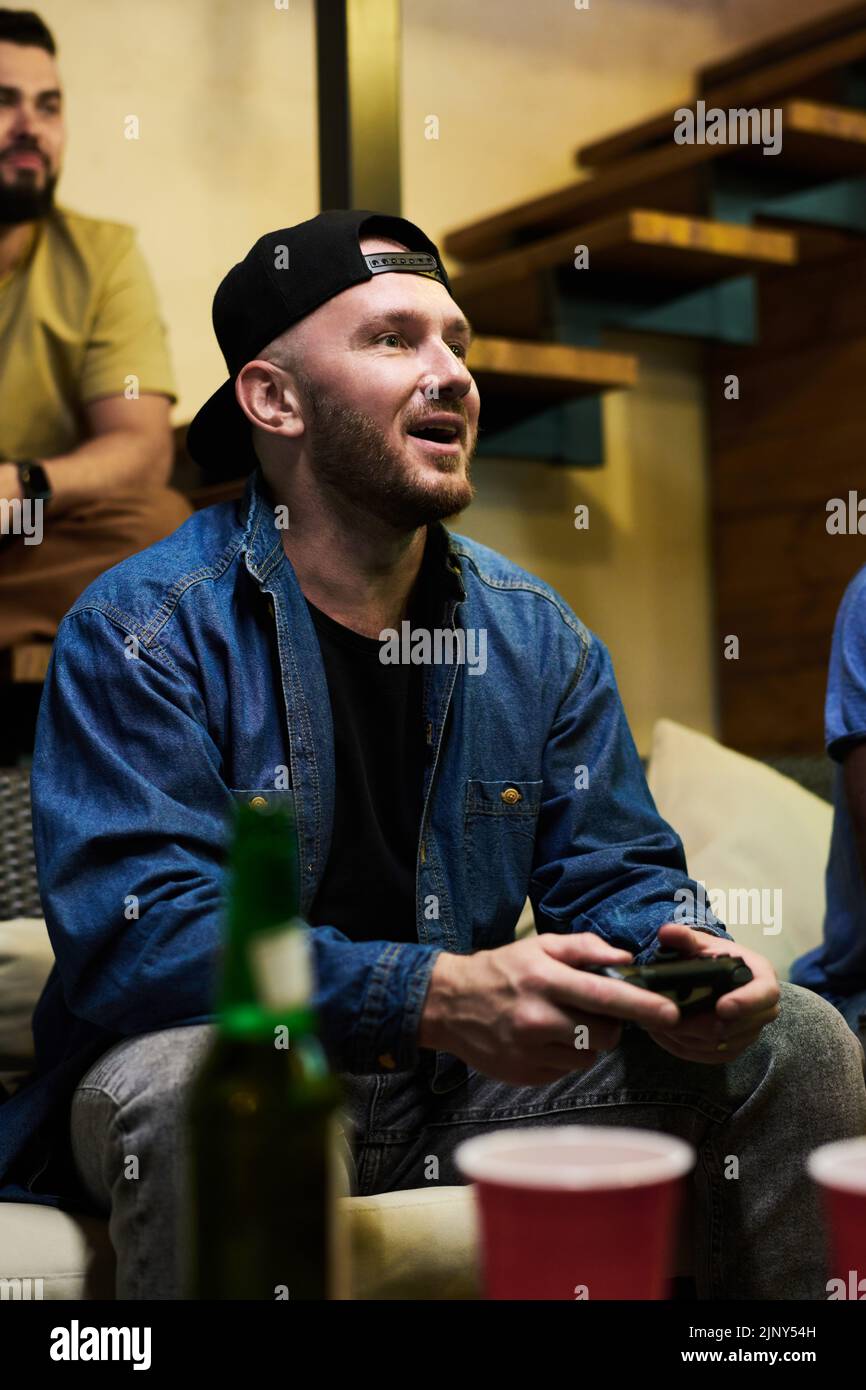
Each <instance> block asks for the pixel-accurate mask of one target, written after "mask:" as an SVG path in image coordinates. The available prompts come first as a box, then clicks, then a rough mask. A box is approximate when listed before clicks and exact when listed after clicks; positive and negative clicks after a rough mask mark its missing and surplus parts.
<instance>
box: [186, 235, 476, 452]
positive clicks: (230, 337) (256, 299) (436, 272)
mask: <svg viewBox="0 0 866 1390" xmlns="http://www.w3.org/2000/svg"><path fill="white" fill-rule="evenodd" d="M362 236H363V237H389V238H390V239H391V240H392V241H400V242H402V243H403V245H404V246H407V247H408V248H409V250H408V251H376V252H374V253H372V254H370V255H363V254H362V252H361V247H360V244H359V243H360V239H361V237H362ZM385 271H402V272H403V273H408V274H411V275H426V276H428V277H429V278H430V279H433V280H439V281H440V282H441V284H443V285H444V286H445V288H446V289H447V290H448V292H449V293H450V291H451V285H450V283H449V280H448V275H447V273H446V271H445V267H444V266H443V264H442V260H441V258H440V255H439V251H438V250H437V248H436V246H435V245H434V243H433V242H432V241H430V240H429V238H428V237H426V236H425V235H424V233H423V232H422V231H421V228H420V227H416V226H415V224H414V222H407V220H406V218H405V217H394V216H391V215H390V214H388V213H378V212H370V211H368V210H365V209H359V208H338V209H333V210H329V211H327V212H320V213H319V214H318V216H316V217H311V218H310V219H309V221H307V222H299V223H298V225H297V226H296V227H282V228H280V230H279V231H276V232H266V233H265V235H264V236H262V237H259V239H258V241H257V242H256V244H255V246H253V247H252V248H251V250H249V251H248V252H247V254H246V256H245V257H244V259H243V260H242V261H240V262H239V263H238V265H235V266H232V268H231V270H230V271H229V272H228V274H227V275H226V276H225V278H224V279H223V281H222V283H221V284H220V286H219V288H218V289H217V292H216V294H215V295H214V301H213V326H214V332H215V333H216V337H217V342H218V343H219V345H220V348H221V349H222V354H223V357H224V358H225V361H226V366H227V367H228V370H229V379H228V381H224V382H223V384H222V386H221V387H220V388H219V390H218V391H216V392H214V394H213V395H212V396H211V398H210V400H208V401H206V402H205V404H204V405H203V406H202V408H201V410H200V411H199V412H198V414H197V415H196V416H195V417H194V418H193V420H192V423H191V424H190V426H189V430H188V432H187V441H186V442H187V448H188V450H189V452H190V453H191V454H192V456H193V458H194V459H195V461H196V463H198V464H199V466H200V468H201V469H202V471H203V472H204V473H205V474H206V475H207V476H208V477H209V478H214V479H229V478H237V477H239V476H240V475H241V474H242V473H249V472H251V470H252V469H253V468H255V466H256V462H257V460H256V455H255V453H254V451H253V446H252V438H251V433H250V422H249V420H248V419H247V417H246V415H244V413H243V411H242V410H241V408H240V406H239V405H238V403H237V401H236V399H235V379H236V377H237V375H238V373H239V372H240V370H241V368H242V367H243V366H245V364H246V363H247V362H251V361H253V359H254V358H256V357H258V355H259V353H260V352H262V351H263V349H264V348H266V347H267V345H268V343H270V342H273V340H274V338H277V337H279V335H280V334H281V333H284V332H285V331H286V329H287V328H291V326H292V324H293V323H297V322H298V320H299V319H302V318H304V317H305V316H306V315H307V314H311V313H312V312H313V310H314V309H318V307H319V305H320V304H324V303H325V302H326V300H328V299H333V297H334V295H336V294H340V293H342V291H343V290H348V289H351V287H352V286H353V285H361V284H363V283H364V281H365V280H371V279H372V278H373V276H374V275H381V274H382V273H383V272H385Z"/></svg>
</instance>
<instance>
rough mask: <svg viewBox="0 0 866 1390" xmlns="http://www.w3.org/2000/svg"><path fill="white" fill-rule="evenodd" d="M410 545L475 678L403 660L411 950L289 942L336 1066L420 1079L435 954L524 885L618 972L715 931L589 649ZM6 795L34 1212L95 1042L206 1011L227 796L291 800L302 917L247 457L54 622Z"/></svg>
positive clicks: (280, 651) (285, 705) (461, 549)
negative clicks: (21, 830) (46, 964)
mask: <svg viewBox="0 0 866 1390" xmlns="http://www.w3.org/2000/svg"><path fill="white" fill-rule="evenodd" d="M433 534H434V535H435V537H436V544H437V545H438V547H439V553H440V555H441V565H442V607H441V612H442V620H441V621H442V626H443V628H445V629H458V628H459V627H462V628H463V629H464V630H465V631H466V632H467V633H468V632H470V631H473V632H474V633H475V634H476V639H477V634H479V633H480V634H483V635H484V638H485V641H486V647H485V661H486V665H485V669H483V670H482V669H481V668H480V667H479V669H477V670H472V669H471V667H470V666H469V663H468V662H467V661H465V660H464V662H463V663H462V664H461V663H460V662H459V661H456V660H452V661H451V663H450V664H449V663H448V662H447V661H439V662H433V663H431V664H429V665H426V666H425V669H424V672H423V718H424V721H425V729H426V739H427V746H428V760H427V764H426V768H425V773H424V785H423V815H422V823H421V828H420V834H419V842H418V853H417V862H416V875H417V876H416V905H415V913H416V926H417V937H418V939H417V942H414V941H413V942H394V941H378V942H357V943H356V942H353V941H351V940H350V939H349V938H348V937H347V936H346V935H345V934H344V932H342V931H340V930H339V929H338V928H337V927H336V926H334V925H330V924H328V923H313V925H314V926H315V927H316V930H315V931H314V932H313V942H314V951H315V966H316V992H315V1004H316V1007H317V1010H318V1015H319V1020H320V1026H321V1030H322V1036H323V1039H324V1041H325V1045H326V1048H327V1050H328V1052H329V1054H330V1056H331V1059H332V1062H333V1064H334V1066H335V1067H336V1068H337V1069H338V1070H341V1071H346V1072H357V1073H371V1072H383V1071H392V1070H405V1069H409V1068H415V1067H416V1066H418V1065H419V1064H422V1063H423V1067H424V1069H425V1071H426V1074H427V1079H428V1081H429V1084H430V1086H431V1087H432V1089H433V1090H434V1091H437V1092H442V1091H447V1090H449V1089H451V1088H452V1087H453V1086H455V1085H457V1084H458V1083H459V1082H460V1081H461V1080H462V1079H463V1078H464V1077H465V1075H466V1067H465V1064H464V1063H463V1062H462V1061H460V1060H459V1059H458V1058H456V1057H454V1056H451V1055H450V1054H448V1053H445V1052H438V1053H435V1054H434V1053H432V1052H430V1051H427V1050H421V1051H419V1048H418V1045H417V1032H418V1026H419V1019H420V1016H421V1012H422V1008H423V1005H424V1000H425V996H426V993H427V989H428V984H429V979H430V974H431V970H432V968H433V964H434V961H435V959H436V957H437V956H438V954H439V952H440V951H442V950H446V951H454V952H460V953H468V952H471V951H475V950H479V949H482V948H489V947H495V946H499V945H503V944H505V943H506V942H509V941H511V940H513V937H514V926H515V923H516V921H517V918H518V917H519V915H520V912H521V910H522V907H523V905H524V902H525V900H526V898H527V895H528V896H529V898H530V901H531V904H532V908H533V911H534V915H535V919H536V925H537V928H538V930H539V931H540V932H542V931H556V932H574V931H578V932H583V931H592V932H595V933H597V934H598V935H599V936H601V937H603V938H604V939H605V940H607V941H609V942H611V943H612V944H614V945H616V946H620V947H625V948H626V949H627V950H629V951H632V952H634V953H635V956H636V959H637V960H638V961H643V960H646V959H648V958H649V957H650V956H651V955H652V953H653V951H654V949H655V947H656V934H657V931H658V928H659V926H660V925H661V924H662V923H663V922H667V921H670V920H671V919H672V918H673V917H674V913H675V911H676V909H677V906H678V904H680V907H679V912H678V914H677V918H676V920H678V921H691V922H693V923H694V924H695V925H698V926H703V927H704V928H705V929H707V930H709V931H711V932H712V933H713V934H714V935H720V936H727V933H726V932H725V931H724V929H723V927H722V926H721V924H720V923H719V922H718V919H717V918H714V917H713V916H712V913H710V912H707V913H706V915H703V914H702V912H701V909H700V904H701V902H702V901H703V899H702V897H701V896H700V891H699V889H698V886H697V885H696V884H695V883H694V881H693V880H691V879H689V878H688V876H687V872H686V863H685V857H684V854H683V847H682V843H681V841H680V839H679V837H678V836H677V834H676V833H675V831H674V830H673V829H672V828H671V826H670V825H668V824H667V822H666V821H664V820H663V819H662V818H661V816H660V815H659V813H658V811H657V809H656V807H655V804H654V802H653V799H652V796H651V794H650V792H649V789H648V787H647V784H646V780H645V777H644V773H643V768H642V766H641V762H640V758H639V756H638V753H637V750H636V748H635V745H634V742H633V740H632V737H631V733H630V730H629V727H628V724H627V722H626V718H625V714H624V711H623V707H622V704H621V701H620V697H619V693H618V690H617V686H616V681H615V678H614V672H613V668H612V665H611V660H610V656H609V654H608V651H607V648H606V647H605V645H604V643H603V642H602V641H601V640H600V639H599V638H598V637H597V636H595V634H594V633H592V632H591V631H590V630H589V629H588V628H587V627H585V626H584V624H583V623H582V622H581V621H580V619H579V618H577V617H576V616H575V614H574V613H573V612H572V611H571V609H570V608H569V607H568V605H567V604H566V603H565V602H564V601H563V599H562V598H561V597H560V596H559V595H558V594H557V593H556V592H555V591H554V590H553V589H552V588H551V587H550V586H549V585H548V584H546V583H544V582H543V581H542V580H541V579H538V578H536V577H535V576H534V575H532V574H529V573H527V572H526V571H525V570H523V569H521V568H519V567H518V566H517V565H515V564H513V563H512V562H511V561H510V560H508V559H506V558H505V557H504V556H502V555H499V554H497V553H496V552H495V551H493V550H491V549H489V548H488V547H487V546H485V545H481V544H479V543H478V542H477V541H474V540H470V539H469V538H467V537H464V536H460V535H458V534H456V533H453V532H449V531H447V530H446V529H445V528H444V527H442V526H441V524H440V523H436V526H435V527H434V528H433ZM466 649H467V651H468V650H471V647H470V644H469V643H468V639H467V648H466ZM476 650H477V640H476ZM31 787H32V803H33V828H34V838H35V848H36V859H37V866H38V875H39V886H40V892H41V896H42V902H43V905H44V910H45V916H46V921H47V925H48V931H49V934H50V937H51V942H52V945H53V948H54V952H55V956H56V964H55V966H54V969H53V970H52V973H51V976H50V978H49V980H48V982H47V984H46V987H45V990H44V992H43V995H42V997H41V999H40V1001H39V1004H38V1006H37V1009H36V1012H35V1014H34V1039H35V1043H36V1051H37V1072H36V1076H35V1078H34V1080H33V1081H32V1082H30V1083H28V1084H27V1085H25V1086H24V1087H23V1088H22V1089H21V1090H19V1092H18V1093H17V1094H16V1095H15V1096H13V1097H12V1099H11V1100H9V1101H7V1102H6V1104H5V1105H3V1106H2V1107H0V1181H3V1180H4V1179H5V1180H6V1181H9V1173H10V1167H11V1165H12V1163H13V1160H14V1159H16V1157H21V1155H22V1154H23V1153H24V1150H25V1148H26V1150H27V1160H28V1163H27V1167H28V1169H32V1168H36V1169H37V1171H36V1172H30V1171H28V1172H26V1173H25V1175H24V1176H25V1179H26V1180H27V1189H26V1191H22V1190H21V1189H20V1188H19V1189H18V1190H17V1191H16V1192H15V1193H14V1195H16V1196H18V1197H19V1199H20V1198H21V1197H22V1196H23V1199H24V1200H29V1201H49V1202H50V1201H53V1200H54V1198H52V1197H51V1196H42V1195H40V1194H38V1193H37V1192H36V1191H35V1189H34V1188H33V1187H32V1183H33V1181H34V1179H35V1178H36V1177H38V1175H39V1170H38V1163H39V1162H42V1161H44V1162H45V1163H46V1164H47V1163H48V1162H49V1158H48V1157H47V1146H48V1143H49V1139H50V1135H51V1132H52V1130H51V1125H52V1121H53V1123H54V1125H55V1127H56V1128H55V1133H54V1139H55V1143H62V1142H63V1141H62V1138H60V1137H59V1136H61V1135H62V1133H63V1127H64V1125H65V1124H66V1123H67V1122H68V1101H69V1098H70V1096H71V1093H72V1090H73V1089H74V1085H75V1083H76V1081H77V1080H78V1079H80V1076H81V1075H82V1074H83V1071H84V1070H86V1067H87V1066H88V1065H90V1064H91V1062H92V1061H93V1060H95V1058H96V1056H98V1055H99V1053H100V1052H101V1051H103V1050H105V1048H106V1047H107V1046H109V1045H110V1044H111V1043H112V1042H114V1041H116V1040H118V1039H120V1038H123V1037H128V1036H130V1035H134V1034H138V1033H145V1032H150V1031H153V1030H155V1029H161V1028H169V1027H173V1026H180V1025H189V1024H195V1023H203V1022H208V1021H211V1020H212V1019H213V1017H214V986H215V969H216V960H217V956H218V951H217V948H218V943H219V939H220V932H221V911H222V894H223V883H224V872H223V864H224V854H225V843H226V839H227V830H228V816H227V811H228V809H229V806H230V804H231V803H230V798H232V797H235V798H247V799H249V798H252V797H253V796H263V797H265V798H267V799H268V800H270V799H271V798H278V799H281V800H284V801H285V802H286V803H288V804H290V805H292V806H293V807H294V811H295V815H296V820H297V827H298V836H299V845H300V866H299V867H300V884H301V913H302V915H307V913H308V909H309V908H310V905H311V903H312V902H313V900H314V898H315V894H316V889H317V886H318V883H319V880H320V878H321V875H322V872H323V869H324V866H325V864H326V861H327V856H328V851H329V847H330V840H331V826H332V819H333V806H334V755H333V732H332V725H331V711H330V702H329V698H328V690H327V683H326V678H325V673H324V667H323V663H322V658H321V653H320V650H319V645H318V639H317V637H316V633H315V629H314V627H313V624H312V621H311V618H310V614H309V611H308V609H307V605H306V602H305V599H304V595H303V593H302V591H301V588H300V586H299V583H298V579H297V576H296V574H295V572H294V569H293V567H292V565H291V563H290V562H289V560H288V557H287V555H286V553H285V550H284V548H283V545H282V541H281V533H280V531H279V529H277V516H276V514H275V511H274V507H273V505H272V503H271V501H270V499H269V495H268V492H267V489H266V488H265V487H264V484H263V481H262V478H261V474H260V472H258V471H257V472H256V473H254V474H252V475H251V477H250V479H249V481H248V484H247V488H246V492H245V495H244V497H243V499H242V500H241V501H239V502H226V503H221V504H218V505H217V506H213V507H209V508H207V509H205V510H203V511H200V512H198V513H196V514H195V515H194V516H192V517H190V519H189V520H188V521H186V522H185V523H184V524H183V525H182V526H181V527H180V528H179V529H178V530H177V531H175V532H174V533H173V534H172V535H170V536H168V537H167V538H166V539H164V540H162V541H159V542H158V543H157V544H156V545H152V546H150V547H149V548H148V549H146V550H144V551H142V552H141V553H140V554H137V555H133V556H131V557H130V558H129V559H127V560H124V561H123V562H122V563H121V564H119V565H116V566H114V567H113V568H112V569H110V570H108V571H107V572H106V573H104V574H103V575H101V576H100V577H99V578H98V579H96V580H95V581H94V582H93V583H92V584H91V585H90V586H89V587H88V588H87V589H86V590H85V592H84V593H83V594H82V595H81V597H80V598H79V599H78V600H77V602H76V603H75V604H74V605H73V607H72V608H71V609H70V611H69V612H68V613H67V615H66V616H65V618H64V619H63V621H62V623H61V625H60V628H59V631H58V634H57V639H56V641H55V644H54V649H53V653H52V657H51V662H50V666H49V670H48V674H47V678H46V683H45V689H44V694H43V698H42V703H41V706H40V711H39V720H38V726H37V737H36V749H35V755H34V762H33V769H32V782H31ZM682 888H686V889H690V890H691V892H692V893H694V894H695V898H694V902H695V904H696V909H697V910H696V911H695V912H694V913H691V914H685V913H684V911H683V908H682V906H681V902H682V900H681V899H675V898H674V894H675V892H676V890H677V889H682ZM64 1106H65V1107H66V1109H64ZM40 1137H41V1139H42V1147H41V1148H40V1146H39V1144H38V1143H36V1142H35V1141H36V1140H38V1139H40ZM20 1180H21V1178H20V1174H19V1177H18V1181H19V1182H20ZM43 1185H44V1175H43ZM7 1193H10V1194H11V1189H8V1188H7ZM28 1194H29V1195H28ZM4 1195H6V1194H4V1193H3V1192H2V1191H0V1197H2V1196H4Z"/></svg>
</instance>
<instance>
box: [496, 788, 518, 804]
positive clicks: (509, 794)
mask: <svg viewBox="0 0 866 1390" xmlns="http://www.w3.org/2000/svg"><path fill="white" fill-rule="evenodd" d="M499 795H500V796H501V797H502V800H503V801H506V802H507V803H508V805H509V806H513V805H514V803H515V802H516V801H522V800H523V796H522V794H521V793H520V792H519V791H518V790H517V788H516V787H506V788H505V791H504V792H500V793H499Z"/></svg>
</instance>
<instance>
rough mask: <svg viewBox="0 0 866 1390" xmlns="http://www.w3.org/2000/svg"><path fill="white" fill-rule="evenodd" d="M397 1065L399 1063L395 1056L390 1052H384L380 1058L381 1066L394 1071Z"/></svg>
mask: <svg viewBox="0 0 866 1390" xmlns="http://www.w3.org/2000/svg"><path fill="white" fill-rule="evenodd" d="M396 1065H397V1063H396V1062H395V1061H394V1058H393V1057H392V1056H391V1053H390V1052H383V1053H382V1056H381V1057H380V1058H379V1066H380V1067H387V1068H388V1070H389V1071H393V1070H394V1068H395V1067H396Z"/></svg>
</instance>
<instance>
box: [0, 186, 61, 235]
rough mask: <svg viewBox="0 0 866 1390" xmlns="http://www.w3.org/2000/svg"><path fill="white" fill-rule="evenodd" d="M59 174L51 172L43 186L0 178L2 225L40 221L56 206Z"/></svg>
mask: <svg viewBox="0 0 866 1390" xmlns="http://www.w3.org/2000/svg"><path fill="white" fill-rule="evenodd" d="M56 187H57V176H56V175H54V174H50V175H49V176H48V178H47V179H46V180H45V184H44V186H43V187H42V188H37V186H36V184H35V183H31V182H29V181H28V182H21V181H20V180H19V182H17V183H14V184H9V183H6V182H4V180H3V179H2V178H0V226H3V227H15V226H17V225H18V223H20V222H38V221H39V220H40V219H41V218H43V217H47V216H48V214H49V212H50V211H51V209H52V207H53V206H54V190H55V188H56Z"/></svg>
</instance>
